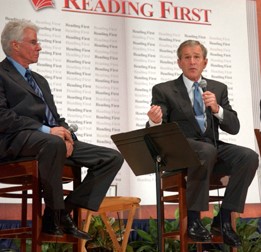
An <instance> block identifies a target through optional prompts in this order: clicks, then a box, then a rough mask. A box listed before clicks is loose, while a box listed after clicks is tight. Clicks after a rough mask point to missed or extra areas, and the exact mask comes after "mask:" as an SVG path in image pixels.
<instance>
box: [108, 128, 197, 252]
mask: <svg viewBox="0 0 261 252" xmlns="http://www.w3.org/2000/svg"><path fill="white" fill-rule="evenodd" d="M111 138H112V140H113V142H114V143H115V145H116V146H117V148H118V149H119V151H120V152H121V153H122V155H123V157H124V158H125V160H126V162H127V163H128V165H129V166H130V168H131V169H132V171H133V172H134V174H135V175H136V176H139V175H145V174H150V173H155V175H156V194H157V219H158V221H157V227H158V230H157V232H158V251H160V252H161V251H162V230H161V224H162V223H161V218H160V217H161V211H162V209H161V204H160V202H161V199H160V183H161V181H160V179H161V178H160V175H161V172H163V171H172V170H175V169H182V168H189V167H192V166H199V165H200V161H199V159H198V158H197V155H196V153H195V152H194V151H193V150H192V149H191V147H190V145H189V144H188V141H187V140H186V138H185V136H184V135H183V133H182V132H181V130H180V128H179V126H178V125H177V124H176V123H168V124H162V125H159V126H154V127H150V128H145V129H139V130H134V131H130V132H126V133H119V134H115V135H112V136H111Z"/></svg>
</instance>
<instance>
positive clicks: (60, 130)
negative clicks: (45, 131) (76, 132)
mask: <svg viewBox="0 0 261 252" xmlns="http://www.w3.org/2000/svg"><path fill="white" fill-rule="evenodd" d="M50 134H52V135H56V136H59V137H61V138H62V139H63V140H64V141H68V142H70V143H71V144H73V139H72V135H71V132H70V131H69V130H67V129H66V128H64V127H53V128H51V130H50Z"/></svg>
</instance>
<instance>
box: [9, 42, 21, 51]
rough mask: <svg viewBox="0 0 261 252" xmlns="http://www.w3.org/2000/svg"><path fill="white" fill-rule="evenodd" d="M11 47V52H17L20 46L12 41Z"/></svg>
mask: <svg viewBox="0 0 261 252" xmlns="http://www.w3.org/2000/svg"><path fill="white" fill-rule="evenodd" d="M11 47H12V48H13V50H14V51H15V52H17V51H18V50H19V47H20V44H19V42H17V41H15V40H14V41H12V42H11Z"/></svg>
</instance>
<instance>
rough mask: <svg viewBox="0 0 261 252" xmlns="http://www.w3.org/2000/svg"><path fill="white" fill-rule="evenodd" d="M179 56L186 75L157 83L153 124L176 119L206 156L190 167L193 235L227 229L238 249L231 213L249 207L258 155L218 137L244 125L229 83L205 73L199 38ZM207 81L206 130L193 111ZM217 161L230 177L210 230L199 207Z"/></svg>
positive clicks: (185, 45)
mask: <svg viewBox="0 0 261 252" xmlns="http://www.w3.org/2000/svg"><path fill="white" fill-rule="evenodd" d="M177 56H178V65H179V67H180V69H181V70H182V72H183V74H181V75H180V76H179V78H178V79H175V80H172V81H168V82H165V83H160V84H157V85H155V86H154V87H153V89H152V106H151V108H150V110H149V112H148V117H149V122H148V124H149V126H154V125H159V124H161V123H170V122H176V123H177V124H178V125H179V126H180V129H181V131H182V132H183V133H184V135H185V136H186V138H187V140H188V142H189V144H190V145H191V146H192V148H193V149H194V150H195V152H196V153H197V155H198V157H199V160H201V166H200V167H189V169H188V178H187V207H188V236H189V237H191V238H192V239H193V240H196V241H207V240H209V239H210V238H211V233H213V234H220V233H222V234H223V238H224V242H225V243H226V244H228V245H230V246H235V247H237V246H240V245H241V241H240V238H239V236H238V235H237V234H236V232H235V231H234V230H233V228H232V226H231V212H232V211H233V212H243V210H244V205H245V200H246V195H247V190H248V187H249V185H250V184H251V182H252V180H253V178H254V176H255V173H256V169H257V167H258V162H259V161H258V155H257V153H255V152H254V151H253V150H251V149H249V148H245V147H242V146H237V145H234V144H229V143H224V142H222V141H220V140H219V132H218V130H219V128H220V129H221V130H223V131H225V132H227V133H229V134H232V135H235V134H237V133H238V131H239V128H240V124H239V120H238V118H237V113H236V112H235V111H234V110H233V109H232V107H231V105H230V103H229V99H228V91H227V86H226V85H225V84H223V83H220V82H218V81H214V80H210V79H206V78H203V77H202V71H203V70H204V68H205V67H206V65H207V62H208V60H207V49H206V48H205V47H204V46H203V45H202V44H201V43H200V42H198V41H194V40H188V41H185V42H183V43H182V44H181V45H180V46H179V48H178V50H177ZM203 79H204V80H205V81H203V82H206V83H207V87H204V88H203V89H204V90H200V89H202V88H201V87H200V88H199V91H200V95H199V97H200V99H201V101H202V108H203V110H202V111H203V113H202V117H201V119H202V122H203V124H202V129H201V128H200V122H198V121H197V119H196V118H197V116H196V113H195V112H196V110H197V109H193V105H194V104H195V103H196V102H197V99H196V98H194V89H195V88H194V85H193V84H194V83H195V82H197V83H200V82H201V83H202V80H203ZM195 85H196V84H195ZM205 89H206V90H205ZM203 91H205V92H203ZM202 99H203V100H202ZM184 155H185V154H184ZM217 162H223V163H224V164H225V165H226V167H228V168H227V171H226V172H227V174H228V175H230V179H229V183H228V185H227V187H226V192H225V198H224V200H223V202H222V205H221V209H220V211H219V214H218V216H216V217H214V219H213V223H212V227H211V233H210V232H209V231H208V230H207V229H206V228H205V227H204V226H203V225H202V223H201V221H200V211H206V210H208V197H209V195H208V192H209V176H210V174H211V173H212V171H213V168H214V166H215V164H216V163H217Z"/></svg>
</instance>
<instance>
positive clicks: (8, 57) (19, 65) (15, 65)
mask: <svg viewBox="0 0 261 252" xmlns="http://www.w3.org/2000/svg"><path fill="white" fill-rule="evenodd" d="M7 59H8V60H9V61H10V62H11V63H12V64H13V66H14V67H15V69H16V70H17V71H18V72H19V73H20V74H21V75H22V76H23V77H24V78H25V72H26V69H25V68H24V67H23V66H22V65H21V64H19V63H18V62H17V61H15V60H14V59H13V58H11V57H10V56H7ZM25 79H26V78H25Z"/></svg>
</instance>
